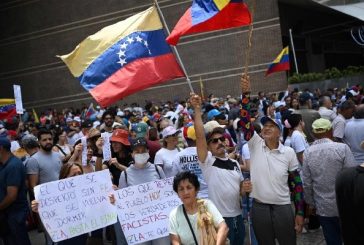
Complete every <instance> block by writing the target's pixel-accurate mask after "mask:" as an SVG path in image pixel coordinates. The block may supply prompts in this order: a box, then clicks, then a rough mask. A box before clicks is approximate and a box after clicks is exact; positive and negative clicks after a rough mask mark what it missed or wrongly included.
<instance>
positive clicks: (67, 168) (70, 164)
mask: <svg viewBox="0 0 364 245" xmlns="http://www.w3.org/2000/svg"><path fill="white" fill-rule="evenodd" d="M73 166H76V167H79V168H80V170H81V173H82V174H83V169H82V166H81V165H80V164H78V163H75V162H67V163H65V164H63V165H62V167H61V170H60V172H59V179H65V178H67V176H68V175H69V173H70V171H71V168H72V167H73Z"/></svg>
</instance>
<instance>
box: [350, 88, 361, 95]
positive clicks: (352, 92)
mask: <svg viewBox="0 0 364 245" xmlns="http://www.w3.org/2000/svg"><path fill="white" fill-rule="evenodd" d="M349 93H351V94H352V95H353V96H358V95H359V92H355V90H353V89H351V90H349Z"/></svg>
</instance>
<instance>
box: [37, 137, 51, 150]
mask: <svg viewBox="0 0 364 245" xmlns="http://www.w3.org/2000/svg"><path fill="white" fill-rule="evenodd" d="M39 145H40V147H41V148H42V149H43V150H44V151H47V152H50V151H51V150H52V147H53V138H52V135H51V134H42V135H41V136H40V139H39Z"/></svg>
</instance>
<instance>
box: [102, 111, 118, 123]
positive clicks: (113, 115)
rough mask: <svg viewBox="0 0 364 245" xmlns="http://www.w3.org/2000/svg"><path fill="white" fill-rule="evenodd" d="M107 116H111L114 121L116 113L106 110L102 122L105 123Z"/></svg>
mask: <svg viewBox="0 0 364 245" xmlns="http://www.w3.org/2000/svg"><path fill="white" fill-rule="evenodd" d="M107 115H110V116H111V117H112V118H113V119H115V114H114V112H113V111H111V110H110V109H109V110H106V111H105V112H104V114H102V118H101V119H102V121H104V120H105V117H106V116H107Z"/></svg>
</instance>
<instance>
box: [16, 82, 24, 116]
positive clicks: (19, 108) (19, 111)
mask: <svg viewBox="0 0 364 245" xmlns="http://www.w3.org/2000/svg"><path fill="white" fill-rule="evenodd" d="M13 88H14V98H15V107H16V113H17V114H23V112H24V110H23V101H22V98H21V89H20V85H13Z"/></svg>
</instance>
